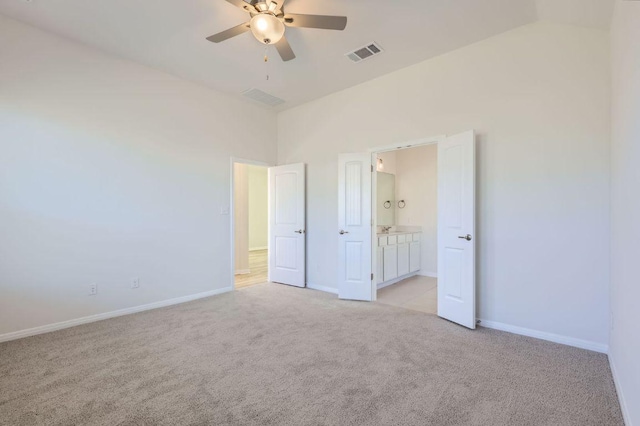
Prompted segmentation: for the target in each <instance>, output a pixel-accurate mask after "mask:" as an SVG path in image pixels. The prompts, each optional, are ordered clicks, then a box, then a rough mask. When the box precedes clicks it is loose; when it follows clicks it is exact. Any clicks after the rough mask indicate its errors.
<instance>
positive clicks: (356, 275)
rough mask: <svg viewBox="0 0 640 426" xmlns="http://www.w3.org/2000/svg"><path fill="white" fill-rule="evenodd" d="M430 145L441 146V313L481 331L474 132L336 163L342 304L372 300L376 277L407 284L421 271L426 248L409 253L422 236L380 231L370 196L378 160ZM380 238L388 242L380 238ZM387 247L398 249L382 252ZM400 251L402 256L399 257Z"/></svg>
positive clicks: (349, 156) (344, 157)
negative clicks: (380, 156)
mask: <svg viewBox="0 0 640 426" xmlns="http://www.w3.org/2000/svg"><path fill="white" fill-rule="evenodd" d="M430 144H437V194H438V195H437V279H438V281H437V287H438V289H437V293H436V294H437V314H438V316H440V317H442V318H444V319H447V320H449V321H452V322H455V323H458V324H460V325H463V326H465V327H468V328H471V329H473V328H475V327H476V312H475V311H476V288H475V275H476V269H475V245H476V242H475V237H474V236H475V217H476V216H475V184H476V177H475V162H476V159H475V158H476V157H475V133H474V132H473V131H472V130H471V131H467V132H463V133H459V134H455V135H451V136H441V137H436V138H431V139H424V140H420V141H416V142H413V143H410V144H407V145H405V146H391V147H387V148H378V149H372V150H371V151H370V152H368V153H365V152H362V153H350V154H340V155H339V156H338V234H339V236H338V297H340V298H341V299H350V300H363V301H375V300H376V297H377V290H378V288H377V285H378V279H377V278H376V276H379V275H380V274H382V283H383V284H384V283H387V282H388V281H391V280H393V279H398V278H400V279H404V278H408V277H409V275H410V274H411V273H413V272H418V271H419V270H420V269H421V268H422V265H421V262H422V261H421V260H420V261H419V262H418V259H420V257H419V256H420V255H418V253H420V252H421V247H420V248H418V249H417V250H413V251H411V249H410V247H411V245H412V244H414V245H416V244H415V243H421V240H422V235H421V234H422V232H421V231H420V232H414V231H416V229H404V230H403V232H400V233H394V234H393V235H390V234H389V232H388V231H389V229H387V230H385V231H386V234H385V232H383V231H382V230H381V229H380V228H378V226H377V223H376V220H377V218H376V212H377V208H378V204H377V193H376V191H374V190H373V189H374V188H377V174H376V173H375V171H376V169H377V166H378V160H379V159H378V154H380V153H384V152H389V151H395V150H398V149H409V148H412V147H416V146H421V145H430ZM382 201H383V202H386V201H389V202H391V200H382ZM402 201H404V202H402ZM407 201H408V200H396V201H395V202H396V203H400V204H396V205H398V206H399V207H406V205H407ZM390 229H392V227H391V228H390ZM379 233H380V234H385V235H380V236H379V235H378V234H379ZM398 242H400V244H398ZM387 246H393V247H390V248H387V249H386V250H385V247H387ZM407 246H409V249H408V250H407ZM380 247H383V251H382V253H383V254H382V259H381V260H380V259H379V258H378V256H379V253H380V252H379V250H378V249H379V248H380ZM398 250H401V252H400V253H397V251H398ZM385 251H387V252H389V254H390V256H388V257H386V259H389V260H385ZM394 251H395V252H396V253H395V256H393V254H394ZM379 260H380V261H379ZM407 260H408V262H407ZM387 263H388V264H387ZM407 263H408V265H407ZM380 264H382V269H380ZM389 271H391V273H389ZM385 275H386V276H385ZM394 275H395V278H392V277H393V276H394Z"/></svg>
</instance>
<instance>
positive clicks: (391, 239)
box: [387, 235, 398, 246]
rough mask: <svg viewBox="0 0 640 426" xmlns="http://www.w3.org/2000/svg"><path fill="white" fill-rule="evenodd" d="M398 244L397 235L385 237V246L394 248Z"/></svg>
mask: <svg viewBox="0 0 640 426" xmlns="http://www.w3.org/2000/svg"><path fill="white" fill-rule="evenodd" d="M396 244H398V236H397V235H389V236H388V237H387V245H390V246H394V245H396Z"/></svg>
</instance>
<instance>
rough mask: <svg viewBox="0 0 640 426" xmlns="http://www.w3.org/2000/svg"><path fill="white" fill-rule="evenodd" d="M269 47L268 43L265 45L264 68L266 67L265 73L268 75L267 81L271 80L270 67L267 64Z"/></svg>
mask: <svg viewBox="0 0 640 426" xmlns="http://www.w3.org/2000/svg"><path fill="white" fill-rule="evenodd" d="M268 48H269V45H268V44H265V45H264V69H265V74H266V75H267V81H269V67H268V65H267V62H269V56H267V49H268Z"/></svg>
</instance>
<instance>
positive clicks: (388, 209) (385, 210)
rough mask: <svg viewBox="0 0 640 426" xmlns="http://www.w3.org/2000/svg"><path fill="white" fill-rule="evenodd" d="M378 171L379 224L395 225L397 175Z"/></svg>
mask: <svg viewBox="0 0 640 426" xmlns="http://www.w3.org/2000/svg"><path fill="white" fill-rule="evenodd" d="M376 173H377V181H378V184H377V188H376V194H377V209H376V217H377V222H378V226H393V225H395V222H396V209H395V206H396V202H395V200H396V176H395V175H392V174H391V173H383V172H376Z"/></svg>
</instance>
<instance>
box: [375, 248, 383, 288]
mask: <svg viewBox="0 0 640 426" xmlns="http://www.w3.org/2000/svg"><path fill="white" fill-rule="evenodd" d="M383 250H384V248H382V247H378V261H377V262H376V263H377V268H378V270H377V271H376V283H377V284H380V283H381V282H384V265H383V261H384V260H383V259H384V255H383V254H382V252H383Z"/></svg>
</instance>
